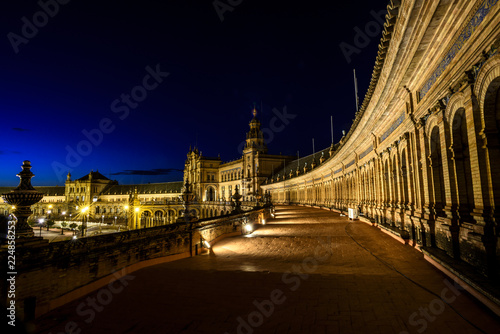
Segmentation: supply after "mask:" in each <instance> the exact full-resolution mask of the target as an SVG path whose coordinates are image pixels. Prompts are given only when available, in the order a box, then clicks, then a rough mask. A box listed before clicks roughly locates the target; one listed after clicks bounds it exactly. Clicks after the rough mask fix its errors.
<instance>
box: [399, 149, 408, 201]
mask: <svg viewBox="0 0 500 334" xmlns="http://www.w3.org/2000/svg"><path fill="white" fill-rule="evenodd" d="M400 170H401V204H402V205H403V207H406V206H407V205H408V204H409V202H410V199H409V191H408V188H409V187H408V180H409V178H408V166H407V163H406V148H402V149H401V166H400Z"/></svg>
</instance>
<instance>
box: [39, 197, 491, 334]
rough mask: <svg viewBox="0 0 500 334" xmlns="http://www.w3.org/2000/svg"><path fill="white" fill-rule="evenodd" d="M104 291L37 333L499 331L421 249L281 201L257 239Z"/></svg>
mask: <svg viewBox="0 0 500 334" xmlns="http://www.w3.org/2000/svg"><path fill="white" fill-rule="evenodd" d="M105 290H106V291H104V290H103V289H101V290H98V291H96V292H94V293H92V294H90V295H88V296H86V297H84V298H81V299H79V300H76V301H74V302H72V303H69V304H67V305H65V306H63V307H61V308H59V309H57V310H54V311H52V312H50V313H48V314H46V315H44V316H43V317H41V318H40V319H38V320H37V321H36V324H35V326H36V332H37V333H53V334H55V333H65V332H73V333H220V334H224V333H231V334H233V333H246V334H248V333H384V334H385V333H500V320H499V319H498V317H496V316H495V315H493V314H492V313H491V312H490V311H489V310H487V309H486V308H484V307H483V306H482V305H481V304H480V303H479V302H477V301H476V300H475V299H474V298H472V297H470V296H469V295H468V294H467V293H466V292H465V291H463V290H461V289H460V288H458V287H456V286H455V285H454V284H453V282H452V281H451V280H450V279H448V278H447V277H446V276H445V275H444V274H442V273H441V272H440V271H438V270H437V269H436V268H434V267H433V266H432V265H431V264H429V263H428V262H427V261H425V260H424V257H423V255H422V253H420V252H418V251H417V250H415V249H413V248H411V247H409V246H405V245H403V244H401V243H399V242H398V241H396V240H395V239H393V238H391V237H390V236H388V235H386V234H384V233H382V232H380V230H378V229H376V228H374V227H372V226H369V225H367V224H365V223H362V222H359V221H354V222H351V221H349V220H348V219H347V218H346V217H341V216H340V215H339V214H337V213H334V212H330V211H326V210H320V209H313V208H304V207H293V206H292V207H277V209H276V218H275V219H270V220H269V221H268V222H267V224H266V225H265V226H259V228H258V229H257V230H256V231H254V232H253V233H252V234H251V235H248V236H238V237H231V238H226V239H224V240H222V241H221V242H219V243H217V244H216V245H214V246H213V248H212V252H211V253H210V254H207V255H201V256H197V257H194V258H188V259H184V260H179V261H175V262H170V263H165V264H161V265H156V266H152V267H148V268H145V269H141V270H139V271H136V272H133V273H131V274H130V276H129V277H127V278H126V279H124V280H122V282H120V283H118V282H117V283H116V284H115V285H114V288H113V291H111V292H110V291H109V288H107V289H105ZM68 329H70V330H68Z"/></svg>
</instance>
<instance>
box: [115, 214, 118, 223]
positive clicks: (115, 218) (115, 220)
mask: <svg viewBox="0 0 500 334" xmlns="http://www.w3.org/2000/svg"><path fill="white" fill-rule="evenodd" d="M116 218H118V217H116V216H115V225H116Z"/></svg>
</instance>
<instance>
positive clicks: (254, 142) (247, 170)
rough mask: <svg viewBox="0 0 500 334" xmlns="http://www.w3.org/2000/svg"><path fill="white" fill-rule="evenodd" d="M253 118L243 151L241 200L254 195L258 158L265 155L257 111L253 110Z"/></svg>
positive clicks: (265, 147) (256, 183) (257, 173)
mask: <svg viewBox="0 0 500 334" xmlns="http://www.w3.org/2000/svg"><path fill="white" fill-rule="evenodd" d="M252 113H253V118H252V120H251V121H250V124H249V125H250V131H249V132H247V138H246V144H245V148H244V149H243V180H242V189H241V190H242V191H241V194H242V195H243V198H245V197H247V198H245V199H246V200H249V199H250V198H248V197H250V196H254V195H255V191H256V190H257V187H258V182H257V178H258V177H259V176H261V175H260V174H261V173H260V172H259V156H260V155H261V154H266V153H267V146H266V143H265V142H264V134H263V133H262V130H261V129H260V121H259V119H258V118H257V110H256V109H255V108H254V109H253V111H252Z"/></svg>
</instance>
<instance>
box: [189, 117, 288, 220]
mask: <svg viewBox="0 0 500 334" xmlns="http://www.w3.org/2000/svg"><path fill="white" fill-rule="evenodd" d="M249 125H250V131H249V132H247V134H246V142H245V147H244V148H243V156H242V157H241V158H240V159H237V160H234V161H230V162H226V163H222V161H221V160H220V158H209V157H205V156H203V155H202V153H201V152H199V151H198V149H197V148H195V149H194V150H190V151H189V153H188V156H187V160H186V163H185V166H184V182H185V181H188V182H189V183H190V184H191V185H192V187H193V192H194V194H195V196H196V201H197V205H198V208H199V210H200V216H201V217H209V216H212V215H211V212H217V215H220V214H221V213H229V212H230V211H231V205H232V204H231V196H232V195H234V194H235V192H236V191H237V189H238V193H239V194H240V195H241V196H242V200H243V208H245V207H246V208H250V207H253V206H254V205H255V204H256V200H257V199H259V198H261V197H262V196H263V191H262V189H261V184H262V183H263V182H264V181H265V180H266V179H267V178H268V177H269V176H271V175H272V173H273V172H274V171H275V170H279V169H281V168H283V166H284V165H285V164H286V163H288V162H290V161H292V160H293V158H294V157H290V156H283V155H272V154H268V153H267V146H266V144H265V142H264V136H263V134H262V131H261V128H260V125H261V123H260V121H259V120H258V118H257V111H256V110H255V109H254V110H253V118H252V120H251V121H250V124H249Z"/></svg>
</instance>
